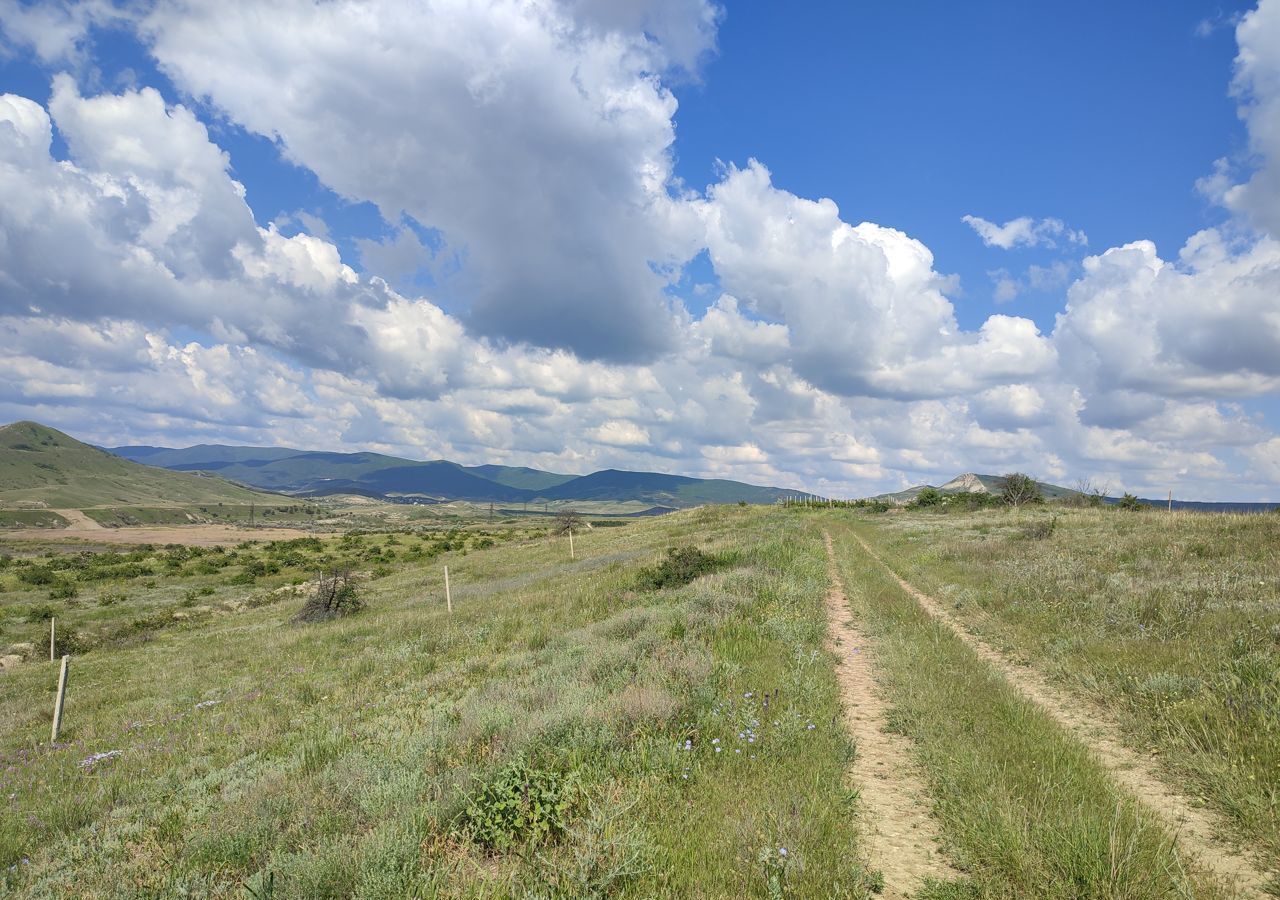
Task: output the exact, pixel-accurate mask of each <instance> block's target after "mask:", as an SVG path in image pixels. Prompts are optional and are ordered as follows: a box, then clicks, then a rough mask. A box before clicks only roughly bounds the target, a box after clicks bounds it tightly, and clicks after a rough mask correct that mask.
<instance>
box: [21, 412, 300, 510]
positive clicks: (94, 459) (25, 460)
mask: <svg viewBox="0 0 1280 900" xmlns="http://www.w3.org/2000/svg"><path fill="white" fill-rule="evenodd" d="M279 499H280V498H279V497H267V496H265V495H263V494H259V493H258V492H256V491H253V490H249V489H247V488H243V487H240V486H238V485H235V484H231V483H229V482H227V481H224V480H223V479H221V478H214V477H208V476H200V475H187V474H181V473H178V472H169V471H165V470H164V469H157V468H154V467H152V466H145V465H141V464H139V463H135V462H130V461H129V460H125V459H121V458H120V457H118V456H113V455H112V454H110V453H107V452H105V451H103V450H99V449H97V448H96V447H90V446H89V445H88V444H82V443H80V442H79V441H77V440H75V439H74V438H71V437H68V436H67V435H65V434H63V433H62V432H60V431H56V430H54V429H52V428H47V427H45V426H43V425H38V424H36V423H34V422H14V423H12V424H10V425H5V426H3V427H0V503H2V504H5V505H9V506H14V505H20V504H22V503H44V504H45V505H47V506H49V507H51V508H55V509H57V508H81V507H87V506H110V505H115V504H132V505H141V504H155V505H169V504H171V505H182V504H213V503H249V502H254V501H257V502H262V501H264V500H265V501H268V502H272V501H278V500H279Z"/></svg>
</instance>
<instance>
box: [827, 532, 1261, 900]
mask: <svg viewBox="0 0 1280 900" xmlns="http://www.w3.org/2000/svg"><path fill="white" fill-rule="evenodd" d="M850 533H851V534H853V537H854V539H855V540H857V542H858V543H859V544H860V545H861V546H862V549H863V550H864V551H866V554H867V555H868V556H870V557H871V558H872V559H873V560H875V561H876V562H877V563H879V564H880V566H882V567H883V568H884V570H885V571H887V572H888V573H889V574H890V575H891V576H892V577H893V579H894V581H896V582H897V583H898V586H899V587H901V588H902V589H903V590H904V591H906V593H907V595H908V596H910V597H912V598H913V599H914V600H915V601H916V602H917V603H918V604H920V607H921V608H922V609H923V610H924V611H925V612H926V613H928V614H929V615H930V616H931V617H933V618H934V619H936V620H937V621H938V622H941V623H942V624H943V625H945V626H947V628H949V629H950V630H951V631H952V632H953V633H954V634H955V635H956V636H957V637H958V638H959V639H960V640H961V641H963V642H964V643H965V644H966V645H967V646H968V647H969V649H971V650H972V651H973V652H974V653H976V654H977V655H978V656H979V657H981V658H982V659H983V660H985V661H986V662H988V663H990V664H991V665H992V666H994V667H995V669H996V670H997V671H998V672H1000V673H1001V674H1002V675H1003V676H1004V677H1005V679H1006V680H1007V681H1009V683H1010V684H1012V685H1013V686H1014V687H1015V688H1017V689H1018V691H1020V692H1021V693H1022V695H1023V696H1025V697H1026V698H1027V699H1029V700H1030V701H1031V702H1033V703H1035V704H1036V705H1037V706H1038V707H1040V708H1041V709H1042V710H1044V712H1045V713H1046V714H1047V715H1048V716H1049V717H1050V718H1051V719H1053V720H1054V721H1055V722H1057V723H1058V724H1059V725H1061V726H1062V727H1063V728H1065V729H1067V731H1069V732H1070V733H1071V734H1073V735H1074V736H1075V737H1076V739H1077V740H1079V741H1080V742H1081V743H1082V744H1084V746H1085V747H1087V748H1088V749H1089V750H1090V751H1091V752H1092V753H1093V755H1094V756H1095V758H1097V759H1098V761H1099V762H1101V763H1102V766H1103V768H1105V769H1106V770H1107V772H1108V773H1109V774H1110V775H1111V777H1112V778H1114V779H1115V780H1116V781H1118V782H1119V783H1120V784H1122V785H1124V787H1125V788H1127V789H1128V790H1129V792H1130V793H1131V794H1132V795H1133V796H1134V798H1135V799H1137V800H1138V802H1139V803H1141V804H1143V805H1144V806H1145V807H1146V808H1147V810H1148V811H1149V812H1151V813H1152V814H1153V815H1154V816H1155V817H1156V818H1157V819H1158V820H1159V821H1161V822H1163V823H1164V824H1165V826H1166V827H1168V828H1169V830H1170V831H1171V832H1172V833H1173V834H1174V836H1175V839H1176V840H1177V842H1178V845H1179V847H1181V848H1182V850H1183V851H1184V852H1186V853H1187V854H1188V855H1189V856H1191V857H1192V858H1194V859H1196V860H1197V861H1198V862H1199V863H1200V864H1201V865H1202V866H1203V867H1204V868H1205V869H1207V870H1208V871H1209V872H1211V873H1212V874H1214V875H1216V876H1218V877H1219V878H1220V879H1222V881H1223V882H1224V883H1225V884H1226V885H1227V886H1229V887H1230V889H1232V890H1234V891H1235V892H1236V894H1237V896H1240V897H1262V896H1264V893H1263V890H1264V886H1266V885H1267V883H1268V880H1269V877H1270V876H1269V875H1268V874H1267V873H1266V872H1264V871H1263V870H1261V869H1259V868H1258V867H1256V866H1255V865H1254V864H1253V863H1252V862H1251V861H1250V860H1249V859H1248V857H1246V856H1245V855H1244V854H1243V853H1242V852H1241V851H1240V850H1239V848H1235V847H1232V846H1230V845H1229V844H1227V843H1225V842H1224V841H1222V840H1221V839H1220V838H1218V835H1219V834H1226V833H1228V829H1227V826H1226V823H1225V822H1224V821H1223V820H1222V819H1221V818H1220V817H1219V816H1217V815H1215V814H1214V813H1213V812H1211V811H1209V810H1207V809H1197V808H1195V807H1193V806H1192V805H1191V804H1190V803H1189V802H1188V800H1187V798H1186V797H1184V796H1183V795H1181V794H1178V793H1176V792H1175V791H1173V790H1171V789H1170V788H1169V787H1168V786H1167V785H1166V784H1165V783H1164V782H1163V781H1161V780H1160V778H1159V776H1158V775H1157V774H1156V771H1155V769H1154V768H1153V767H1152V766H1151V764H1150V763H1149V762H1148V761H1147V760H1146V759H1144V758H1143V757H1142V756H1141V755H1139V754H1138V753H1136V752H1134V751H1133V750H1131V749H1129V748H1128V747H1127V746H1125V745H1124V743H1123V741H1122V740H1121V737H1120V730H1119V728H1118V727H1117V726H1116V725H1115V723H1113V722H1111V721H1109V720H1108V719H1107V717H1106V714H1105V713H1104V712H1103V711H1102V710H1101V709H1098V708H1096V707H1094V708H1090V707H1089V706H1088V705H1087V704H1086V703H1084V702H1082V701H1078V700H1075V699H1073V698H1069V697H1067V696H1065V695H1064V694H1062V693H1061V692H1060V691H1058V690H1057V689H1056V688H1054V687H1052V686H1050V684H1049V683H1048V681H1047V680H1046V679H1045V678H1044V677H1042V676H1041V675H1040V674H1039V673H1038V672H1036V671H1034V670H1032V669H1027V668H1020V667H1017V666H1015V665H1013V664H1012V663H1010V662H1009V661H1008V660H1007V659H1005V657H1004V656H1003V655H1002V654H1000V653H999V652H998V651H997V650H995V649H994V648H992V647H991V645H989V644H987V643H986V642H985V641H983V640H982V639H981V638H978V637H976V636H974V635H972V634H970V633H969V632H968V631H966V630H965V629H964V627H963V626H962V624H961V623H960V622H959V620H957V619H956V618H955V617H954V616H952V615H951V614H950V613H948V612H947V611H946V609H945V608H944V607H943V606H942V604H940V603H939V602H938V601H937V600H936V599H935V598H933V597H931V596H929V595H928V594H926V593H924V592H923V591H921V590H920V589H918V588H917V587H915V586H914V585H913V584H911V583H910V582H909V581H907V580H906V579H905V578H903V577H902V576H900V575H899V574H898V573H897V572H895V571H894V570H893V569H892V568H891V567H890V566H889V564H888V563H886V562H885V561H884V560H883V559H882V558H881V557H880V556H879V555H877V554H876V552H875V551H874V550H872V549H871V546H870V545H869V544H868V543H867V542H866V541H865V540H863V538H862V536H861V535H860V534H857V533H856V532H852V531H851V532H850Z"/></svg>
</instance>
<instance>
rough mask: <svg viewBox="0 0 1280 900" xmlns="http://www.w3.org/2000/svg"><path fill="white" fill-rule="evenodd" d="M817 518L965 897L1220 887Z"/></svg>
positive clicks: (831, 523)
mask: <svg viewBox="0 0 1280 900" xmlns="http://www.w3.org/2000/svg"><path fill="white" fill-rule="evenodd" d="M827 525H828V527H830V529H831V531H832V533H833V537H834V538H835V540H836V546H837V549H838V564H839V566H840V569H841V571H842V575H843V577H844V579H845V588H846V594H847V596H848V597H849V600H850V603H851V609H852V612H853V614H854V616H855V618H856V619H858V621H859V622H860V624H861V626H862V627H864V628H865V629H866V630H867V631H868V632H869V633H870V635H871V637H872V638H873V640H874V642H875V650H876V658H877V661H878V666H879V668H880V671H881V675H882V677H883V682H882V684H883V687H884V689H885V691H886V693H887V697H888V699H889V701H890V702H891V704H892V707H891V710H890V725H891V727H892V728H893V729H894V730H895V731H898V732H900V733H902V734H904V735H907V736H908V737H910V738H911V739H912V741H913V742H914V744H915V752H916V754H917V756H918V759H919V761H920V763H921V767H922V769H923V772H924V775H925V777H926V779H927V782H928V784H929V787H930V789H931V793H932V796H933V800H934V813H935V814H936V816H937V818H938V820H939V822H940V824H941V826H942V833H943V838H944V841H945V842H946V844H947V846H948V848H949V851H950V854H951V856H952V858H953V859H954V861H955V863H956V865H957V866H958V867H959V868H961V869H963V870H965V871H966V872H967V873H968V874H969V876H970V881H969V882H968V884H967V886H966V887H967V889H968V891H969V893H967V894H965V896H978V897H1031V896H1034V897H1043V898H1078V897H1108V898H1135V900H1136V898H1156V897H1215V896H1226V895H1225V894H1221V893H1219V892H1218V891H1217V890H1216V889H1215V888H1214V887H1213V886H1212V885H1211V884H1209V883H1207V882H1205V881H1202V880H1200V879H1198V878H1197V876H1196V875H1195V874H1194V873H1190V872H1188V870H1187V865H1186V862H1185V861H1184V860H1183V859H1181V858H1180V857H1179V854H1178V853H1177V851H1176V850H1175V849H1174V847H1173V846H1172V841H1171V838H1170V835H1168V834H1167V833H1165V832H1164V830H1163V829H1162V828H1161V827H1160V825H1159V824H1158V822H1156V821H1155V820H1154V818H1153V817H1152V816H1151V814H1150V813H1148V812H1147V811H1145V810H1144V809H1143V808H1141V807H1139V806H1138V805H1137V803H1136V802H1135V801H1134V800H1132V799H1130V798H1128V797H1127V796H1125V795H1124V794H1123V792H1121V791H1120V790H1119V789H1118V788H1117V787H1116V785H1115V784H1114V783H1113V782H1112V781H1111V779H1110V778H1109V777H1108V776H1107V774H1106V773H1105V771H1104V770H1103V769H1102V767H1101V766H1100V765H1099V764H1098V763H1097V762H1096V761H1095V760H1094V759H1093V758H1092V757H1091V756H1090V755H1089V753H1088V751H1087V750H1086V749H1085V748H1084V747H1082V746H1081V745H1080V744H1078V743H1077V742H1076V741H1075V740H1074V739H1073V738H1072V737H1070V736H1069V735H1067V734H1066V733H1064V732H1063V731H1062V730H1061V729H1060V728H1059V727H1058V726H1057V725H1056V724H1055V723H1054V722H1053V721H1052V720H1051V719H1049V718H1048V716H1047V715H1046V714H1045V713H1044V712H1043V711H1041V710H1039V709H1038V708H1037V707H1035V706H1034V705H1033V704H1032V703H1030V702H1029V701H1027V700H1026V699H1024V698H1023V697H1022V696H1021V695H1020V694H1018V693H1017V691H1016V690H1015V689H1014V688H1012V687H1011V686H1010V685H1009V684H1008V683H1007V682H1006V681H1005V680H1004V679H1003V678H1002V677H1001V676H1000V675H999V674H998V673H997V672H995V671H994V670H992V669H991V667H990V666H988V665H987V664H986V663H985V662H984V661H982V660H981V659H979V658H978V657H977V656H976V655H975V654H974V653H973V652H972V650H970V649H969V648H968V647H966V646H965V645H964V644H963V642H962V641H961V640H960V639H959V638H958V637H957V636H956V635H955V634H954V633H953V632H951V631H950V630H949V629H948V628H947V627H946V626H944V625H942V624H941V623H939V622H937V621H935V620H934V619H932V618H931V617H929V616H928V615H927V614H926V613H925V612H924V611H923V610H922V609H921V608H920V607H919V605H918V604H917V603H916V602H915V600H914V599H913V598H911V597H910V596H908V595H907V594H906V593H905V592H904V591H903V590H902V589H901V588H900V587H899V586H898V585H897V584H896V583H895V582H893V581H892V580H891V579H890V577H889V576H888V574H887V573H886V572H884V570H883V569H881V568H880V567H879V566H878V565H875V564H873V563H870V560H869V558H868V557H867V555H866V554H865V552H863V551H862V550H861V548H860V547H858V545H857V544H856V543H855V542H854V540H853V539H852V537H851V535H850V533H849V524H848V517H847V516H839V517H837V516H831V517H829V518H828V520H827ZM862 527H863V528H865V527H866V525H865V524H864V525H863V526H862Z"/></svg>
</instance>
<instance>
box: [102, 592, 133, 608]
mask: <svg viewBox="0 0 1280 900" xmlns="http://www.w3.org/2000/svg"><path fill="white" fill-rule="evenodd" d="M128 599H129V595H128V594H126V593H125V592H124V591H106V592H105V593H102V594H99V595H98V605H99V606H114V605H115V604H117V603H125V602H127V601H128Z"/></svg>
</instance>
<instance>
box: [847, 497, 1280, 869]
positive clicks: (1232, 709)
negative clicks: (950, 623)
mask: <svg viewBox="0 0 1280 900" xmlns="http://www.w3.org/2000/svg"><path fill="white" fill-rule="evenodd" d="M1051 515H1057V516H1058V522H1057V527H1056V528H1055V529H1054V531H1053V534H1052V535H1051V536H1049V537H1047V538H1046V539H1043V540H1029V539H1027V538H1026V537H1025V533H1026V532H1027V531H1028V528H1029V526H1030V525H1032V524H1034V523H1035V522H1036V521H1038V520H1040V519H1043V518H1045V517H1048V516H1051ZM876 525H877V527H876V528H874V529H871V530H868V531H866V532H865V534H866V536H867V538H868V540H870V541H872V542H873V544H875V545H877V547H878V552H883V554H884V555H885V556H886V558H887V559H888V561H889V562H890V563H891V565H893V566H894V568H895V569H897V570H898V571H899V572H900V573H901V574H903V575H904V577H906V578H908V579H909V580H912V581H914V582H915V583H917V584H918V585H919V586H920V587H922V588H923V589H924V590H926V591H929V592H930V593H932V594H933V595H934V596H936V597H938V598H939V599H941V600H943V601H945V602H946V603H947V604H948V606H950V607H952V608H953V612H954V613H955V614H956V615H957V616H960V617H961V618H962V619H964V620H966V621H967V622H968V623H969V624H970V625H971V626H972V627H973V628H974V629H975V630H976V631H978V632H980V633H981V634H983V636H984V637H985V638H986V639H987V640H988V641H989V642H991V643H993V644H995V645H996V646H999V647H1002V648H1004V649H1005V650H1006V651H1007V652H1009V653H1010V654H1011V655H1012V656H1013V657H1015V658H1017V659H1020V660H1022V661H1025V662H1028V663H1030V664H1032V665H1034V666H1036V667H1037V668H1039V669H1041V670H1042V671H1044V672H1045V673H1046V674H1047V675H1049V676H1050V677H1051V678H1053V679H1054V680H1056V681H1057V682H1058V683H1059V684H1061V685H1063V686H1064V687H1066V688H1067V689H1069V690H1071V691H1074V692H1076V693H1078V694H1080V695H1082V696H1085V697H1088V698H1089V699H1091V700H1094V701H1096V702H1098V703H1099V704H1101V705H1102V706H1103V707H1105V708H1106V709H1107V710H1109V711H1110V713H1111V715H1112V717H1113V718H1114V719H1115V720H1116V721H1117V722H1118V723H1119V724H1120V726H1121V727H1122V729H1123V730H1124V733H1125V736H1126V738H1127V740H1128V742H1129V743H1130V744H1131V745H1132V746H1134V747H1135V748H1138V749H1140V750H1142V751H1144V752H1153V753H1154V755H1155V758H1156V759H1158V760H1159V762H1160V764H1161V766H1162V767H1163V768H1164V770H1165V773H1166V775H1167V780H1168V781H1169V783H1171V784H1176V785H1179V786H1182V787H1183V789H1184V790H1186V791H1187V792H1188V793H1190V794H1191V795H1192V796H1193V797H1198V798H1201V799H1202V802H1205V803H1207V804H1209V805H1210V806H1212V807H1213V808H1214V809H1216V810H1217V811H1218V812H1220V813H1221V814H1223V815H1224V816H1225V817H1227V819H1228V820H1229V821H1230V822H1231V823H1232V824H1233V826H1234V828H1235V829H1236V832H1237V837H1238V839H1240V840H1241V841H1242V842H1243V843H1245V845H1246V846H1251V847H1256V848H1258V849H1259V850H1260V851H1261V852H1262V853H1263V854H1264V856H1265V858H1266V860H1267V861H1268V863H1269V865H1270V867H1271V868H1272V869H1280V575H1277V573H1278V572H1280V515H1275V514H1261V515H1249V516H1233V515H1226V514H1208V513H1195V514H1187V513H1175V514H1172V515H1170V514H1168V513H1165V512H1159V511H1151V512H1136V513H1135V512H1124V511H1120V510H1114V509H1102V510H1065V511H1057V512H1051V511H1048V510H1045V511H1039V512H1035V513H1023V514H1021V515H1014V514H1010V513H1008V512H1003V511H991V512H984V513H975V514H970V515H961V516H931V515H928V514H924V515H913V516H899V517H895V518H894V519H892V520H883V519H882V520H878V521H877V523H876Z"/></svg>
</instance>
